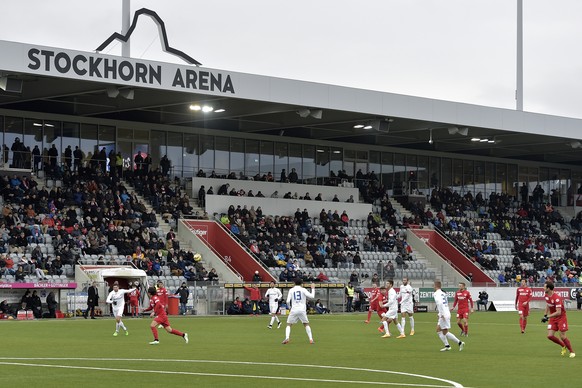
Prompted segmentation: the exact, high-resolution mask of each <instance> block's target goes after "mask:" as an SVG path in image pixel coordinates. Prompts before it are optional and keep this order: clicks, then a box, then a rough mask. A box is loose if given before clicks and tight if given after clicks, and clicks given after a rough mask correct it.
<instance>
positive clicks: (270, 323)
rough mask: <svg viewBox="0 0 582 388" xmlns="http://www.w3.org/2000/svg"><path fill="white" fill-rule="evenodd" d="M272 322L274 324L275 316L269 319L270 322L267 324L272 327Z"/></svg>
mask: <svg viewBox="0 0 582 388" xmlns="http://www.w3.org/2000/svg"><path fill="white" fill-rule="evenodd" d="M273 322H275V316H272V317H271V322H269V326H273Z"/></svg>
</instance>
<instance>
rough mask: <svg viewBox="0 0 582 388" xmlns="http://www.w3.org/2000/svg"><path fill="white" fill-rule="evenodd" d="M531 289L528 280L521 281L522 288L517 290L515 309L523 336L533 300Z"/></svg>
mask: <svg viewBox="0 0 582 388" xmlns="http://www.w3.org/2000/svg"><path fill="white" fill-rule="evenodd" d="M531 297H532V293H531V288H529V287H528V286H527V280H525V279H521V286H519V287H518V288H517V292H516V294H515V308H516V309H517V311H518V313H519V327H520V328H521V334H523V333H525V327H526V326H527V317H528V316H529V302H530V300H531Z"/></svg>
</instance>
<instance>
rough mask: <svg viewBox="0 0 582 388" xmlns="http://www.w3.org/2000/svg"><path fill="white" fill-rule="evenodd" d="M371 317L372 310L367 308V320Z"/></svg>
mask: <svg viewBox="0 0 582 388" xmlns="http://www.w3.org/2000/svg"><path fill="white" fill-rule="evenodd" d="M371 317H372V310H368V319H367V320H368V321H369V320H370V318H371Z"/></svg>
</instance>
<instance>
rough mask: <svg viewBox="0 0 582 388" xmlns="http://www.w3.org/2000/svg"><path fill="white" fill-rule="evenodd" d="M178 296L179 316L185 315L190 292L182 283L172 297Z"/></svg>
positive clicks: (184, 283)
mask: <svg viewBox="0 0 582 388" xmlns="http://www.w3.org/2000/svg"><path fill="white" fill-rule="evenodd" d="M178 294H179V295H180V315H186V306H187V305H188V297H189V296H190V290H188V286H187V285H186V282H182V285H181V286H180V288H178V289H177V290H176V292H174V295H178Z"/></svg>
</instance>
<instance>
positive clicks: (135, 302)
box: [129, 299, 139, 307]
mask: <svg viewBox="0 0 582 388" xmlns="http://www.w3.org/2000/svg"><path fill="white" fill-rule="evenodd" d="M129 305H130V306H132V307H137V306H139V301H138V300H137V299H130V300H129Z"/></svg>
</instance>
